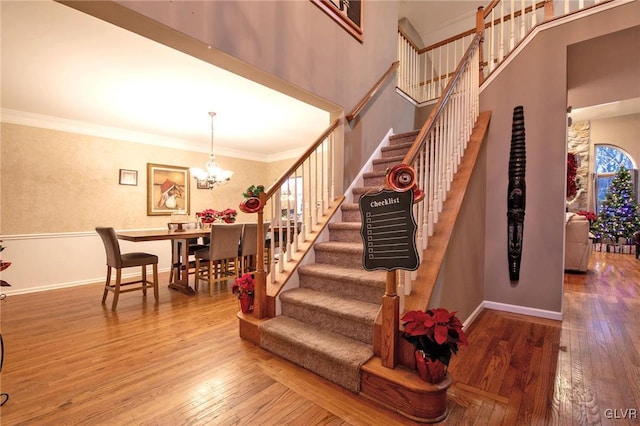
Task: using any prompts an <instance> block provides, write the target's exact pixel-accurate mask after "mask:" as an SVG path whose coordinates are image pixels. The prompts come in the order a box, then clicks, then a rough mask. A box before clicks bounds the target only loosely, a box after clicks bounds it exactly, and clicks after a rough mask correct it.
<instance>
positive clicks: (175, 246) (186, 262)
mask: <svg viewBox="0 0 640 426" xmlns="http://www.w3.org/2000/svg"><path fill="white" fill-rule="evenodd" d="M167 226H168V227H169V230H170V231H171V230H174V229H177V228H178V225H176V224H174V223H167ZM196 226H197V224H196V223H195V222H189V223H185V224H184V225H183V228H184V229H194V228H195V227H196ZM206 240H207V241H205V243H208V238H207V239H206ZM188 243H189V247H188V252H187V253H188V257H189V259H183V258H182V241H176V240H171V253H172V259H173V261H172V262H171V263H172V264H171V272H169V282H170V283H172V282H173V279H174V274H175V279H176V280H180V274H181V273H182V271H184V272H186V273H188V274H194V273H195V272H196V269H195V267H196V262H195V258H194V260H191V257H192V256H194V254H195V252H196V251H198V250H202V249H206V248H207V247H208V244H200V243H199V242H198V239H197V238H191V239H190V240H188ZM176 253H177V255H176ZM176 272H177V273H176Z"/></svg>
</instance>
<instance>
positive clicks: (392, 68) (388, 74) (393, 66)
mask: <svg viewBox="0 0 640 426" xmlns="http://www.w3.org/2000/svg"><path fill="white" fill-rule="evenodd" d="M399 66H400V61H395V62H394V63H392V64H391V66H390V67H389V69H388V70H387V72H385V73H384V75H383V76H382V77H380V79H379V80H378V81H377V82H376V84H374V85H373V87H372V88H371V90H369V92H368V93H367V94H366V95H365V96H364V98H362V100H361V101H360V102H358V104H357V105H356V107H355V108H354V109H353V110H352V111H351V112H350V113H349V114H347V115H346V116H345V118H346V119H347V121H349V122H351V120H353V119H354V118H356V116H357V115H358V114H360V111H362V109H363V108H364V107H365V106H366V105H367V104H368V103H369V101H370V100H371V98H373V95H375V94H376V92H377V91H378V90H380V88H381V87H382V84H383V83H384V82H385V81H386V80H387V79H388V78H389V77H391V74H393V73H394V71H395V70H397V69H398V67H399Z"/></svg>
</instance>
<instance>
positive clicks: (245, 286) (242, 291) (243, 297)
mask: <svg viewBox="0 0 640 426" xmlns="http://www.w3.org/2000/svg"><path fill="white" fill-rule="evenodd" d="M231 291H232V292H233V294H237V295H238V300H240V310H241V311H242V313H244V314H248V313H250V312H252V311H253V296H254V292H255V285H254V283H253V276H252V275H251V274H244V275H243V276H241V277H240V278H236V280H235V282H234V283H233V287H232V288H231Z"/></svg>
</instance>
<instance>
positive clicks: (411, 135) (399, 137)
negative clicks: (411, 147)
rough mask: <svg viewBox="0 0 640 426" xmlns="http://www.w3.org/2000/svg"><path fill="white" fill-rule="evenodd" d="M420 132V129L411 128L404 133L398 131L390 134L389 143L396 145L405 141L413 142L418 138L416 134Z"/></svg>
mask: <svg viewBox="0 0 640 426" xmlns="http://www.w3.org/2000/svg"><path fill="white" fill-rule="evenodd" d="M419 133H420V130H411V131H408V132H404V133H397V134H395V135H391V136H389V145H395V144H398V143H404V142H405V141H411V142H413V141H414V140H415V139H416V136H418V134H419Z"/></svg>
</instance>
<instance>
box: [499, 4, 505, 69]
mask: <svg viewBox="0 0 640 426" xmlns="http://www.w3.org/2000/svg"><path fill="white" fill-rule="evenodd" d="M503 59H504V1H501V2H500V52H499V55H498V63H500V62H502V60H503Z"/></svg>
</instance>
